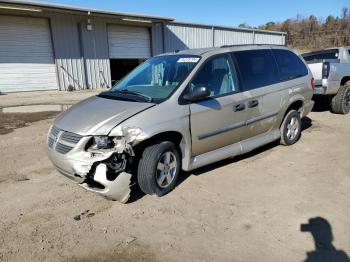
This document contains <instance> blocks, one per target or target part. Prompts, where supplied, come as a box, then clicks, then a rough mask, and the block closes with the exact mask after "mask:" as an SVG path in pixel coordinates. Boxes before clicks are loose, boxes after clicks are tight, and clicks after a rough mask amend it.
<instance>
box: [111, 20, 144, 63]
mask: <svg viewBox="0 0 350 262" xmlns="http://www.w3.org/2000/svg"><path fill="white" fill-rule="evenodd" d="M108 45H109V57H110V58H112V59H143V58H149V57H151V36H150V31H149V29H148V28H147V27H135V26H121V25H109V26H108Z"/></svg>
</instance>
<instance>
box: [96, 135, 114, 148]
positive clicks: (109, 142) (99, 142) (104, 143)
mask: <svg viewBox="0 0 350 262" xmlns="http://www.w3.org/2000/svg"><path fill="white" fill-rule="evenodd" d="M113 146H114V142H113V138H112V137H109V136H94V137H93V145H92V148H93V149H111V148H113Z"/></svg>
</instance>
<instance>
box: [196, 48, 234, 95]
mask: <svg viewBox="0 0 350 262" xmlns="http://www.w3.org/2000/svg"><path fill="white" fill-rule="evenodd" d="M203 86H205V87H207V88H208V89H209V90H210V96H211V97H215V96H220V95H224V94H229V93H234V92H237V91H238V90H239V87H238V78H237V74H236V70H235V69H234V68H233V67H232V64H231V62H230V60H229V57H228V55H226V54H225V55H220V56H215V57H213V58H210V59H209V60H208V61H206V63H205V65H204V66H203V67H202V68H201V69H200V71H199V72H198V73H197V75H196V76H195V77H194V79H193V80H192V82H191V84H190V87H191V89H192V90H193V89H195V88H199V87H203Z"/></svg>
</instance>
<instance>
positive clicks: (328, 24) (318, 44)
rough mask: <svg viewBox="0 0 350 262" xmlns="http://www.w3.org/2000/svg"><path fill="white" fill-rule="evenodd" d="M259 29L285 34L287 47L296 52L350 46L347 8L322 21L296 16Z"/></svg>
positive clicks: (312, 16) (349, 25)
mask: <svg viewBox="0 0 350 262" xmlns="http://www.w3.org/2000/svg"><path fill="white" fill-rule="evenodd" d="M242 25H243V24H242ZM242 25H241V26H242ZM259 28H260V29H265V30H272V31H283V32H287V33H288V37H287V44H288V46H290V47H293V48H295V49H298V50H315V49H322V48H327V47H336V46H350V10H349V8H347V7H344V8H343V9H342V10H341V14H340V16H338V17H334V16H331V15H330V16H328V17H327V18H326V19H323V18H317V17H316V16H314V15H311V16H309V17H308V18H303V17H302V16H300V15H298V16H297V17H296V18H295V19H287V20H286V21H284V22H281V23H275V22H269V23H267V24H265V25H263V26H260V27H259Z"/></svg>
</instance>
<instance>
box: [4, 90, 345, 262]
mask: <svg viewBox="0 0 350 262" xmlns="http://www.w3.org/2000/svg"><path fill="white" fill-rule="evenodd" d="M76 94H77V95H74V96H75V98H76V99H72V97H70V96H71V95H72V94H69V95H67V93H62V94H56V95H55V99H54V100H55V101H56V100H57V99H58V98H59V99H60V100H59V101H60V103H62V104H71V103H74V102H76V101H77V100H79V99H78V98H77V97H79V98H80V99H82V98H83V97H87V96H89V95H93V93H88V94H84V95H81V94H79V93H78V92H77V93H76ZM10 96H12V94H11V95H7V96H0V107H4V106H8V105H12V106H14V105H21V104H27V105H28V104H46V103H50V102H52V100H51V98H50V99H48V100H45V99H40V101H37V100H36V99H33V98H26V100H25V102H24V103H22V102H23V100H19V98H18V97H17V98H13V97H10ZM17 96H18V95H17ZM5 97H8V98H6V99H5ZM67 97H69V98H68V99H67ZM16 99H17V100H16ZM10 101H12V102H11V103H10ZM16 101H17V102H16ZM318 111H320V112H312V113H311V114H310V115H309V119H306V120H304V125H305V130H304V131H303V135H302V138H301V140H300V141H299V142H298V143H297V144H295V145H294V146H291V147H284V146H279V145H278V144H276V143H273V144H270V145H268V146H265V147H263V148H261V149H259V150H256V151H254V152H252V153H250V154H247V155H244V156H240V157H236V158H233V159H230V160H226V161H222V162H220V163H217V164H214V165H210V166H208V167H205V168H202V169H200V170H196V171H195V172H191V173H187V174H183V175H182V179H181V181H180V183H179V185H178V187H177V188H176V189H175V190H174V191H173V192H171V193H170V194H168V195H166V196H165V197H162V198H157V197H152V196H144V195H142V194H141V193H140V191H139V190H137V189H136V188H135V189H133V192H132V200H131V203H129V204H127V205H123V204H120V203H118V202H112V201H107V200H105V199H103V198H101V197H99V196H96V195H94V194H92V193H89V192H86V191H85V190H84V189H82V188H80V187H79V186H77V185H75V184H73V183H72V182H71V181H69V180H67V179H66V178H65V177H63V176H61V175H59V174H58V173H57V172H56V171H55V170H54V168H53V167H52V165H51V163H50V162H49V160H48V158H47V156H46V146H45V139H46V133H47V130H48V128H49V126H50V124H51V123H52V121H53V120H52V118H49V119H45V117H44V119H43V120H39V121H37V120H38V119H35V121H29V122H27V123H25V125H20V126H15V127H14V128H15V129H14V130H12V132H8V133H7V134H3V135H0V168H1V172H0V203H1V204H0V261H97V260H98V261H112V260H113V261H259V262H261V261H268V262H270V261H282V260H283V261H284V262H288V261H304V260H306V259H307V256H309V260H308V261H324V260H317V258H319V257H321V258H328V257H332V258H335V259H336V260H334V261H348V260H341V259H345V258H346V256H347V255H346V254H348V255H350V227H349V221H350V220H349V217H350V210H349V206H350V190H349V188H350V161H349V156H350V121H349V119H350V115H348V116H342V115H334V114H331V113H329V112H327V111H324V110H318ZM24 119H27V118H26V117H24ZM311 119H312V120H311ZM2 125H3V122H0V127H1V126H2ZM316 217H320V218H319V219H316V220H311V222H312V223H311V226H307V225H306V226H301V225H302V224H307V223H308V221H309V219H311V218H316ZM327 221H328V223H329V224H327ZM311 233H312V234H311ZM330 234H332V235H330ZM331 236H332V237H333V242H332V243H331V240H332V238H331ZM315 240H316V242H317V245H315ZM331 245H333V246H334V247H335V248H336V249H332V248H331ZM316 247H317V249H316ZM312 259H314V260H312ZM315 259H316V260H315ZM327 261H328V260H327Z"/></svg>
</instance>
